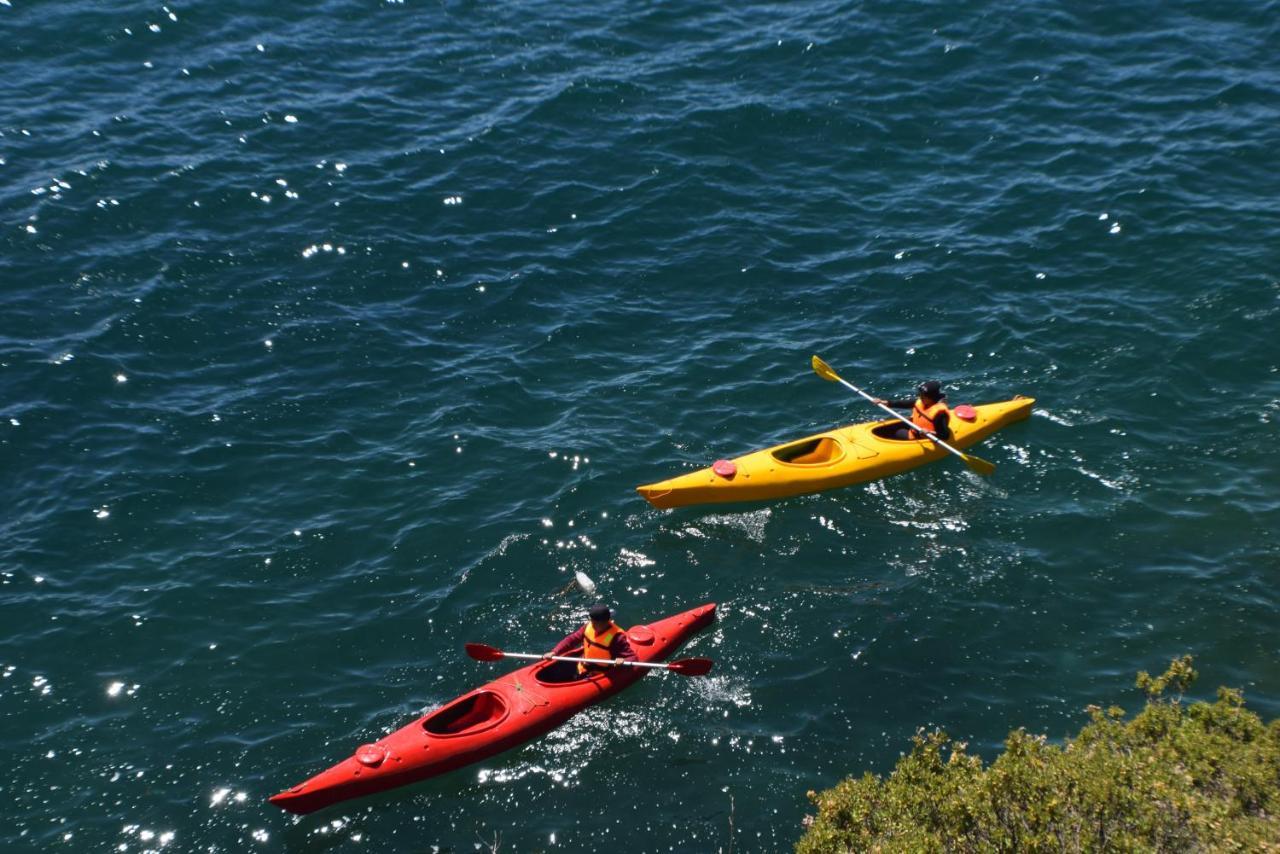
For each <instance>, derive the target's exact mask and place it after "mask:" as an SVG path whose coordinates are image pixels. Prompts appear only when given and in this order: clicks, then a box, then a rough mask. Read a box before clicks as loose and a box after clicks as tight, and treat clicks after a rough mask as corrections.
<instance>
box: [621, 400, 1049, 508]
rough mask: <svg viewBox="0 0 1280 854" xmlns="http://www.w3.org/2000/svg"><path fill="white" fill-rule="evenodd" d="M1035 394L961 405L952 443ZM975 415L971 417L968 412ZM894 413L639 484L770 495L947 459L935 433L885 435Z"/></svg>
mask: <svg viewBox="0 0 1280 854" xmlns="http://www.w3.org/2000/svg"><path fill="white" fill-rule="evenodd" d="M1033 403H1035V400H1034V399H1033V398H1030V397H1017V398H1014V399H1013V400H1007V401H1003V402H1001V403H987V404H983V405H981V406H971V407H967V409H966V407H964V406H957V407H956V409H955V410H954V411H953V414H952V418H951V432H952V438H951V441H950V443H949V444H951V445H953V446H955V447H956V448H967V447H969V446H970V445H975V444H977V443H978V442H981V441H982V440H983V439H985V438H987V437H988V436H990V435H991V434H992V433H994V432H996V431H997V430H999V429H1000V428H1002V427H1005V426H1007V425H1009V424H1012V423H1013V422H1015V421H1021V420H1023V419H1024V418H1026V417H1027V416H1029V415H1030V414H1031V405H1032V404H1033ZM962 410H963V411H964V415H971V416H972V417H970V418H965V417H962V416H961V414H960V413H961V411H962ZM897 426H898V422H896V421H892V420H889V419H885V420H881V421H868V422H866V423H863V424H852V425H849V426H847V427H837V428H836V429H835V430H829V431H827V432H825V433H817V434H815V435H813V436H806V437H805V438H803V439H798V440H796V441H793V442H787V443H785V444H782V445H777V446H775V447H772V448H765V449H764V450H762V451H754V452H752V453H749V454H744V455H743V456H741V457H735V458H734V459H732V460H720V461H718V462H717V463H716V464H715V465H713V466H710V467H708V468H704V469H699V470H698V471H695V472H691V473H689V474H686V475H681V476H679V477H673V478H671V479H669V480H664V481H660V482H658V483H650V484H646V485H644V486H638V487H636V491H637V492H639V493H640V494H641V495H642V496H644V498H645V500H646V501H648V502H649V503H650V504H652V505H653V506H654V507H659V508H663V509H667V508H671V507H687V506H690V505H693V504H721V503H728V502H732V501H766V500H769V499H773V498H788V497H790V496H792V495H803V494H805V493H809V492H822V491H824V490H827V489H836V488H838V487H841V486H850V485H852V484H855V483H864V482H866V481H869V480H879V479H880V478H882V477H889V476H890V475H895V474H900V473H902V472H905V471H910V470H911V469H913V468H916V467H918V466H922V465H924V464H925V463H929V462H933V461H934V460H940V459H942V458H944V457H946V456H947V454H948V452H947V451H946V450H945V449H943V448H941V447H939V446H937V445H935V444H934V443H933V442H931V441H930V440H928V439H918V440H917V439H886V438H884V437H883V436H881V435H880V430H882V429H883V430H890V429H896V428H897Z"/></svg>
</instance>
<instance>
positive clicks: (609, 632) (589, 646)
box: [578, 620, 622, 673]
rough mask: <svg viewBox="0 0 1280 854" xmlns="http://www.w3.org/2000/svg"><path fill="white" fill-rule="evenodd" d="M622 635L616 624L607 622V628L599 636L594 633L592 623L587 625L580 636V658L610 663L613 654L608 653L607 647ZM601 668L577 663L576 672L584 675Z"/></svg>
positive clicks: (594, 629) (594, 628)
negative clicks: (596, 659)
mask: <svg viewBox="0 0 1280 854" xmlns="http://www.w3.org/2000/svg"><path fill="white" fill-rule="evenodd" d="M620 634H622V629H620V628H618V624H617V623H615V622H613V621H612V620H610V621H609V627H608V628H607V629H605V630H604V631H603V632H600V633H599V634H597V633H596V627H595V625H594V624H592V623H587V627H586V630H585V631H584V632H583V635H582V657H583V658H598V659H601V660H603V661H612V660H613V653H611V652H609V645H610V644H612V643H613V639H614V638H616V637H617V636H618V635H620ZM601 669H602V668H601V667H599V666H598V665H594V664H586V663H583V662H579V663H578V672H579V673H586V672H587V671H588V670H601Z"/></svg>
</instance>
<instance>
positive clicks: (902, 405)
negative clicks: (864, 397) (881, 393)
mask: <svg viewBox="0 0 1280 854" xmlns="http://www.w3.org/2000/svg"><path fill="white" fill-rule="evenodd" d="M875 402H876V403H878V404H880V405H881V406H887V407H889V408H890V409H910V408H911V407H913V406H915V405H916V402H915V400H914V399H912V400H885V399H884V398H883V397H877V398H876V399H875Z"/></svg>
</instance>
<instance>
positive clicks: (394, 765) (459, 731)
mask: <svg viewBox="0 0 1280 854" xmlns="http://www.w3.org/2000/svg"><path fill="white" fill-rule="evenodd" d="M715 612H716V606H715V604H714V603H709V604H706V605H701V606H699V607H697V608H694V609H693V610H691V611H685V612H684V613H683V614H676V615H675V616H672V617H667V618H665V619H661V620H658V621H656V622H653V623H649V624H648V625H645V626H636V627H635V628H632V629H630V630H629V631H628V632H627V638H628V639H629V640H630V641H631V648H632V649H633V650H635V653H636V658H637V659H638V660H640V661H661V660H663V659H665V658H667V657H668V656H670V655H671V654H672V653H673V652H675V651H676V649H678V648H679V647H680V646H681V644H683V643H684V642H685V641H686V640H688V639H689V638H691V637H692V636H693V635H695V634H697V633H698V632H699V631H701V630H702V629H703V628H705V627H706V626H708V625H710V624H711V622H712V621H713V620H715ZM648 670H649V669H648V668H643V667H628V668H618V669H612V670H607V671H604V672H602V673H599V674H596V675H593V676H591V677H589V678H587V679H577V678H575V677H576V672H577V671H576V665H572V664H568V665H566V664H564V663H561V662H551V661H540V662H538V663H537V664H531V665H529V666H528V667H522V668H520V669H519V670H514V671H512V672H511V673H508V674H506V675H505V676H502V677H501V678H499V679H495V680H494V681H492V682H490V683H489V684H487V685H484V686H482V687H480V688H477V689H476V690H474V691H472V692H470V693H469V694H464V695H462V696H461V697H459V698H458V699H456V700H453V701H452V702H449V703H446V704H445V705H443V706H441V707H440V708H438V709H436V710H434V711H432V712H429V713H427V714H426V715H424V716H422V717H421V718H419V719H418V720H416V721H414V722H413V723H411V724H409V725H408V726H405V727H403V728H401V729H399V730H396V731H395V732H393V733H391V734H390V735H388V736H386V737H385V738H382V739H379V740H378V741H375V742H374V743H373V744H366V745H364V746H362V747H360V748H358V749H357V750H356V752H355V754H354V755H352V756H350V757H349V758H347V759H344V760H343V761H341V762H339V763H338V764H337V765H334V766H333V767H332V768H330V769H329V770H327V771H322V772H321V773H319V774H317V775H316V776H314V777H312V778H311V779H310V780H307V781H306V782H304V783H299V784H298V785H296V786H292V787H290V788H288V789H286V790H285V791H283V792H281V793H279V794H278V795H274V796H272V797H271V799H270V800H271V803H273V804H275V805H276V806H278V807H280V808H281V809H284V810H288V811H289V812H291V813H297V814H299V815H303V814H306V813H310V812H315V811H316V810H319V809H323V808H324V807H327V806H331V805H332V804H336V803H340V802H342V801H347V800H351V799H352V798H359V797H363V796H365V795H371V794H374V793H375V792H384V791H387V790H388V789H395V788H398V787H400V786H406V785H408V784H410V783H416V782H418V781H420V780H425V779H427V778H429V777H435V776H437V775H439V774H444V773H445V772H447V771H453V770H455V769H457V768H462V767H464V766H466V765H470V764H472V763H474V762H479V761H480V760H482V759H487V758H488V757H490V756H493V755H495V754H498V753H502V752H503V751H505V750H510V749H511V748H513V747H517V746H519V745H521V744H524V743H525V742H527V741H530V740H532V739H534V738H537V737H538V736H540V735H544V734H545V733H547V732H549V731H550V730H552V729H555V728H556V727H558V726H560V725H561V724H562V723H564V722H565V721H567V720H569V718H571V717H573V716H574V715H575V714H577V713H578V712H580V711H582V710H583V709H585V708H586V707H587V706H590V705H593V704H595V703H598V702H600V701H601V700H604V699H606V698H608V697H611V696H612V695H614V694H616V693H618V692H619V691H621V690H623V689H624V688H628V687H630V686H631V685H633V684H634V683H635V682H637V681H638V680H639V679H640V678H642V677H643V676H644V675H645V674H646V673H647V672H648ZM566 677H568V679H569V681H563V680H564V679H565V678H566Z"/></svg>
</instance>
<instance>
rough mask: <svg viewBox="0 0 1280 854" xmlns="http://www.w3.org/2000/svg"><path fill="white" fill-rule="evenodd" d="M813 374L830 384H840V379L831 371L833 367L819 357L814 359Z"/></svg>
mask: <svg viewBox="0 0 1280 854" xmlns="http://www.w3.org/2000/svg"><path fill="white" fill-rule="evenodd" d="M813 372H814V373H815V374H817V375H818V376H820V377H822V378H823V379H824V380H827V381H828V382H833V383H838V382H840V377H839V376H837V375H836V372H835V371H833V370H831V366H830V365H828V364H827V363H826V362H824V361H822V360H821V359H819V358H818V357H817V356H814V357H813Z"/></svg>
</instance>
